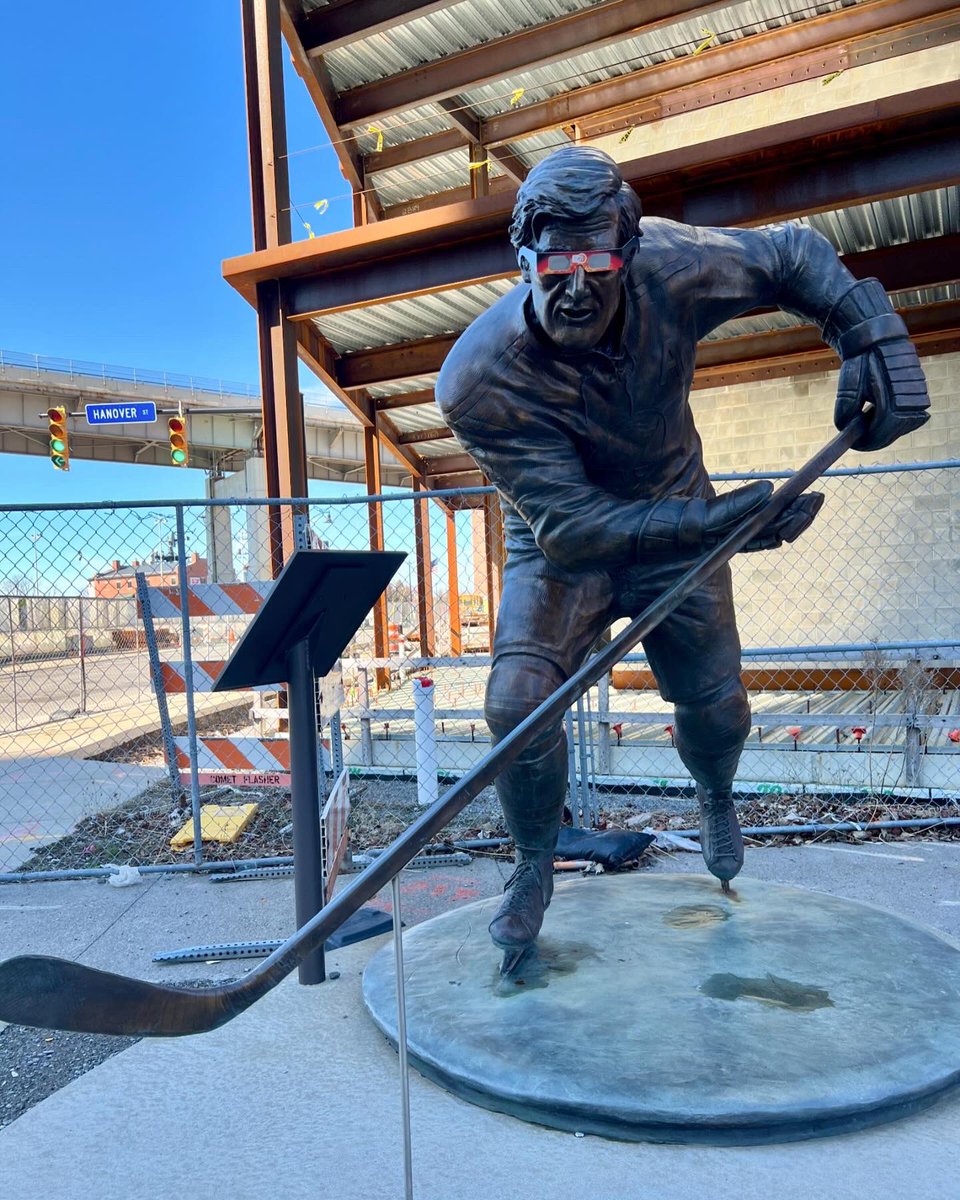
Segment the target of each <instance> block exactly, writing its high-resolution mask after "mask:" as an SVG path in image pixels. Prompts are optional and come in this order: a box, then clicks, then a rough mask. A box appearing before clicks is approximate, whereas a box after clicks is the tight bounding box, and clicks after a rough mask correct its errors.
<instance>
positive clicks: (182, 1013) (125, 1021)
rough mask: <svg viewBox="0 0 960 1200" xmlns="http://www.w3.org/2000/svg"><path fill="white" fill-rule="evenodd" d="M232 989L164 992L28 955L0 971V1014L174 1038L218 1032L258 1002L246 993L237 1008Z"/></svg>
mask: <svg viewBox="0 0 960 1200" xmlns="http://www.w3.org/2000/svg"><path fill="white" fill-rule="evenodd" d="M244 982H245V981H244ZM236 986H237V985H235V984H226V985H225V986H223V987H210V988H196V989H193V988H189V989H188V988H176V987H167V986H165V985H164V984H156V983H148V982H147V981H146V980H143V979H132V978H128V977H127V976H125V975H114V974H113V973H112V972H110V971H98V970H97V969H96V968H95V967H88V966H85V965H84V964H83V963H77V962H71V961H69V959H65V958H49V957H46V956H44V955H39V954H25V955H22V956H20V957H19V958H10V959H7V961H6V962H2V963H0V1013H2V1014H3V1020H4V1021H8V1022H10V1023H11V1024H17V1025H34V1026H38V1027H39V1028H41V1029H65V1030H69V1031H70V1032H73V1033H113V1034H121V1035H127V1036H137V1037H142V1036H152V1037H177V1036H180V1035H182V1034H186V1033H205V1032H206V1031H207V1030H210V1029H216V1028H217V1026H218V1025H223V1024H224V1022H226V1021H229V1020H230V1019H231V1018H232V1017H235V1016H236V1015H237V1013H239V1012H242V1011H243V1009H245V1008H247V1007H248V1006H249V1005H250V1004H253V1003H254V1001H255V1000H257V999H259V996H260V995H261V994H262V993H261V992H259V991H258V990H252V989H248V990H246V991H241V992H240V997H239V999H238V1001H235V1000H234V993H233V991H232V989H233V988H234V987H236ZM241 986H242V984H241Z"/></svg>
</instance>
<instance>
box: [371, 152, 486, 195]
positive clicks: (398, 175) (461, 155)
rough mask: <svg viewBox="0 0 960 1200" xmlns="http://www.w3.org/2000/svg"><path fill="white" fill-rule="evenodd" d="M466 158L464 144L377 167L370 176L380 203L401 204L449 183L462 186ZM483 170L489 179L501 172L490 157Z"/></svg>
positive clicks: (466, 174) (466, 170)
mask: <svg viewBox="0 0 960 1200" xmlns="http://www.w3.org/2000/svg"><path fill="white" fill-rule="evenodd" d="M469 162H470V152H469V150H468V149H467V147H466V145H464V146H463V147H462V148H461V149H460V150H452V151H451V152H450V153H449V154H438V155H436V157H434V158H423V159H421V160H420V161H419V162H415V163H408V164H407V165H406V166H403V167H393V168H392V169H391V170H389V171H378V172H377V174H376V175H375V176H374V183H375V184H376V188H377V195H378V196H379V197H380V200H381V201H382V203H383V204H402V203H405V202H406V201H408V200H416V199H418V198H419V197H420V196H429V195H431V194H432V193H433V192H445V191H447V190H448V189H449V188H451V187H466V186H467V184H468V183H469V181H470V168H469ZM487 170H488V172H489V178H491V179H493V178H496V176H498V175H502V174H503V171H502V169H501V168H500V167H499V166H498V165H497V163H496V162H495V161H494V160H491V161H490V164H489V166H488V168H487Z"/></svg>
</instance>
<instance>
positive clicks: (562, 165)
mask: <svg viewBox="0 0 960 1200" xmlns="http://www.w3.org/2000/svg"><path fill="white" fill-rule="evenodd" d="M640 216H641V210H640V203H639V201H638V199H637V197H636V195H635V194H634V192H633V191H632V189H631V188H630V187H629V186H628V185H627V184H625V183H624V182H623V179H622V177H621V175H620V172H619V169H618V167H617V165H616V163H615V162H614V161H613V159H611V158H609V157H608V156H607V155H606V154H604V153H602V152H601V151H599V150H595V149H591V148H588V147H577V146H571V147H567V148H564V149H562V150H559V151H557V152H556V153H554V154H552V155H551V156H550V157H549V158H547V159H545V160H544V161H543V162H541V163H540V164H538V165H537V166H536V167H535V168H534V169H533V170H532V171H531V172H530V175H529V176H528V178H527V180H526V182H525V183H524V184H523V185H522V186H521V188H520V191H519V194H518V196H517V203H516V206H515V208H514V213H513V223H512V225H511V228H510V238H511V241H512V243H513V245H514V247H515V249H516V251H517V258H518V261H519V264H520V271H521V275H522V279H523V282H522V284H521V285H520V286H518V287H516V288H514V289H513V290H512V291H511V292H509V293H508V294H507V295H506V296H504V297H503V298H502V299H500V300H499V301H497V303H496V304H494V305H493V307H492V308H490V309H489V310H488V311H487V312H485V313H484V314H483V315H482V316H480V317H478V318H477V320H476V321H474V323H473V324H472V325H471V326H470V328H469V329H467V330H466V332H465V333H464V334H463V336H462V337H461V338H460V339H459V341H458V342H457V344H456V345H455V347H454V348H453V350H452V352H451V353H450V355H449V357H448V358H447V360H446V362H445V363H444V365H443V369H442V371H441V372H440V378H439V380H438V382H437V389H436V395H437V402H438V404H439V406H440V408H441V410H442V412H443V415H444V417H445V419H446V421H447V422H448V423H449V425H450V428H451V429H452V430H453V431H454V432H455V433H456V435H457V438H458V439H459V441H460V442H461V444H462V445H463V446H464V448H465V449H466V450H468V451H469V452H470V453H471V454H472V455H473V457H474V458H475V459H476V461H477V464H478V465H479V467H480V468H481V470H482V471H483V472H484V474H485V475H486V476H487V477H488V478H489V479H491V480H492V481H493V483H495V484H496V486H497V489H498V491H499V493H500V497H501V501H502V505H503V510H504V516H505V531H506V542H507V563H506V568H505V571H504V579H503V595H502V599H501V604H500V612H499V617H498V620H497V625H496V637H495V641H494V646H493V667H492V669H491V672H490V677H489V680H488V683H487V693H486V717H487V722H488V724H489V726H490V729H491V731H492V733H493V737H494V740H495V741H496V740H498V739H499V738H501V737H503V736H504V735H505V734H506V733H507V732H509V731H510V730H511V729H513V728H514V727H515V726H516V725H517V724H518V723H519V722H520V721H522V720H523V719H524V717H526V716H527V715H528V714H529V713H530V712H532V711H533V709H534V708H536V707H537V705H538V704H539V703H540V702H541V701H542V700H544V699H545V698H546V697H547V696H548V695H550V693H552V692H553V691H554V690H555V689H556V688H557V687H558V685H559V684H561V683H562V682H563V681H564V680H565V679H567V678H568V677H569V676H570V675H571V674H572V673H573V672H574V671H575V670H576V669H577V667H578V666H579V665H580V664H581V663H582V662H583V660H584V659H585V657H586V656H587V654H588V652H589V651H590V649H591V647H592V646H593V644H594V643H595V642H596V640H597V639H598V638H599V637H600V635H601V634H602V633H603V632H604V631H605V630H606V629H607V627H608V626H609V625H610V623H611V622H612V621H614V620H616V619H617V618H618V617H623V616H633V615H635V614H636V613H637V612H639V611H640V610H641V609H642V608H643V607H644V606H645V605H646V604H648V603H650V601H652V600H653V599H654V598H655V597H656V596H658V595H659V594H660V593H661V592H663V591H664V590H665V589H666V588H667V587H669V586H670V584H671V583H672V582H674V581H675V580H676V579H677V578H678V577H679V576H680V575H681V574H682V573H683V572H684V571H685V570H687V568H688V567H689V566H690V564H691V561H692V560H694V559H695V558H696V557H697V556H698V555H699V554H700V553H702V551H703V550H705V549H706V548H708V547H709V546H711V545H714V544H716V542H717V541H718V540H719V539H721V538H722V537H723V536H724V535H725V534H727V533H728V532H729V531H730V530H731V528H733V526H735V525H736V524H738V523H739V522H740V521H741V520H742V519H743V518H744V517H745V516H746V515H747V514H748V513H751V512H753V511H754V510H755V509H756V508H757V507H758V506H760V505H762V504H763V503H764V501H765V500H766V498H767V496H768V495H769V494H770V492H771V490H772V489H771V485H770V484H769V483H765V482H757V483H751V484H748V485H747V486H745V487H740V488H737V489H736V490H734V491H732V492H729V493H727V494H726V495H724V496H722V497H719V498H718V497H716V496H715V494H714V491H713V489H712V487H711V485H710V483H709V480H708V478H707V474H706V471H705V469H704V464H703V455H702V448H701V443H700V438H699V436H698V434H697V430H696V428H695V426H694V422H693V416H692V413H691V410H690V404H689V392H690V386H691V382H692V379H693V369H694V356H695V351H696V345H697V342H698V341H699V340H700V339H701V338H703V337H704V336H705V335H706V334H708V333H709V332H710V331H711V330H712V329H715V328H716V327H717V326H718V325H720V324H722V323H723V322H724V321H727V320H729V319H730V318H732V317H735V316H737V315H738V314H739V313H743V312H745V311H747V310H749V309H752V308H756V307H759V306H770V305H775V306H778V307H779V308H781V309H783V310H785V311H788V312H792V313H796V314H798V315H799V316H801V317H804V318H805V319H807V320H809V321H812V322H815V323H816V324H817V325H818V326H819V327H820V328H821V330H822V336H823V339H824V341H825V342H827V343H828V344H829V345H830V346H832V347H833V348H834V349H835V350H837V351H838V353H839V355H840V357H841V359H842V363H843V365H842V368H841V372H840V383H839V390H838V396H837V405H836V413H835V420H836V423H837V425H838V427H840V426H842V425H843V424H845V423H846V422H847V421H849V420H850V419H851V418H852V417H853V416H854V415H855V414H856V413H857V412H858V411H860V409H861V408H862V406H863V405H864V404H865V403H866V402H868V401H869V402H870V403H871V404H872V405H873V406H874V413H873V416H872V418H871V421H870V424H869V426H868V432H867V435H866V436H865V437H864V438H863V439H862V440H861V441H859V442H857V443H856V446H855V448H856V449H859V450H879V449H881V448H883V447H884V446H888V445H890V443H891V442H893V441H894V440H895V439H896V438H898V437H900V436H902V435H903V434H905V433H909V432H910V431H911V430H913V429H916V428H918V427H919V426H920V425H922V424H923V423H924V422H925V421H926V420H927V406H928V400H927V394H926V387H925V384H924V379H923V374H922V372H921V369H920V364H919V362H918V359H917V355H916V352H915V350H914V348H913V346H912V345H911V343H910V341H909V338H908V336H907V331H906V327H905V325H904V323H903V321H902V320H901V318H900V317H899V316H898V315H896V314H895V313H894V312H893V310H892V308H891V306H890V303H889V301H888V299H887V296H886V293H885V292H884V290H883V288H882V286H881V285H880V283H879V282H878V281H877V280H875V279H863V280H859V281H858V280H856V279H854V277H853V276H852V275H851V274H850V273H849V271H847V270H846V268H845V267H844V266H843V265H842V264H841V263H840V262H839V260H838V258H837V255H836V253H835V252H834V250H833V248H832V247H831V246H830V244H829V242H827V240H826V239H825V238H823V237H821V236H820V235H819V234H817V233H815V232H814V231H812V230H810V229H808V228H805V227H802V226H799V225H776V226H770V227H767V228H762V229H752V230H748V229H709V228H695V227H692V226H688V225H681V224H677V223H676V222H673V221H667V220H662V219H658V218H645V219H644V220H643V221H642V222H641V220H640ZM756 416H757V420H758V421H762V420H763V413H762V411H758V412H757V414H756ZM821 503H822V496H821V495H819V494H818V493H808V494H807V495H804V496H802V497H801V498H800V499H799V500H797V501H795V502H794V503H793V505H791V507H790V508H788V509H787V510H786V511H785V512H784V513H783V514H782V515H781V517H780V518H779V519H778V520H776V521H775V523H774V524H773V526H772V527H770V526H768V527H767V529H766V531H765V533H764V534H763V536H762V537H760V538H758V539H757V540H755V541H754V542H751V543H750V544H749V545H748V547H747V549H749V550H768V549H775V548H776V547H778V546H780V545H782V544H783V542H785V541H793V540H794V539H795V538H796V537H798V536H799V535H800V534H801V533H802V532H803V531H804V530H805V529H806V528H807V527H808V526H809V525H810V523H811V521H812V520H813V519H814V517H815V515H816V513H817V511H818V509H819V508H820V505H821ZM643 646H644V650H645V652H646V654H647V658H648V661H649V663H650V666H651V668H652V669H653V673H654V675H655V677H656V680H657V684H658V686H659V689H660V692H661V694H662V696H663V697H664V699H666V700H669V701H672V702H673V704H674V705H675V710H676V712H675V719H674V729H675V740H676V746H677V750H678V751H679V754H680V758H681V759H682V761H683V763H684V765H685V766H686V768H687V770H688V771H689V772H690V774H691V776H692V777H693V779H694V780H695V781H696V789H697V798H698V800H699V805H700V838H701V841H700V844H701V849H702V851H703V857H704V860H705V861H706V865H707V867H708V869H709V870H710V871H711V872H712V873H713V874H714V875H715V876H716V877H717V878H719V879H720V880H721V881H723V883H724V885H725V886H726V884H727V882H728V881H729V880H730V879H732V878H733V877H734V876H735V875H736V874H737V872H738V871H739V870H740V868H741V866H742V865H743V839H742V837H741V834H740V826H739V824H738V822H737V816H736V812H735V810H734V804H733V793H732V787H733V780H734V774H735V772H736V768H737V763H738V761H739V758H740V753H741V750H742V748H743V744H744V741H745V739H746V735H747V732H748V730H749V728H750V707H749V703H748V700H747V694H746V691H745V689H744V687H743V684H742V683H741V680H740V640H739V636H738V633H737V626H736V618H735V613H734V606H733V593H732V588H731V582H730V571H729V568H723V569H722V570H720V571H718V572H717V573H716V574H714V575H713V576H712V577H711V578H710V579H709V580H708V582H707V583H706V584H704V585H703V586H702V587H701V588H700V590H699V591H698V592H696V593H694V595H693V596H691V597H690V598H689V599H688V600H686V601H685V602H684V603H683V604H682V605H681V606H680V607H679V608H677V609H676V610H675V611H674V612H673V613H672V614H671V615H670V616H668V617H667V618H666V619H665V620H664V621H663V622H662V623H661V624H660V625H658V626H657V628H656V629H655V630H654V631H653V632H652V633H651V634H650V635H649V637H647V638H646V639H644V642H643ZM566 771H567V754H566V745H565V737H564V733H563V729H562V727H561V725H559V724H557V725H556V726H554V727H553V728H551V729H549V730H548V731H547V732H546V733H544V734H542V735H541V736H540V737H538V738H537V739H536V740H535V741H534V742H533V744H532V745H531V746H530V747H529V748H528V749H527V750H526V751H524V753H523V754H521V756H520V757H519V758H518V759H517V760H516V762H514V763H513V764H512V765H511V766H509V767H507V768H506V769H505V770H504V771H503V772H502V773H501V774H500V776H499V778H498V780H497V791H498V794H499V797H500V802H501V804H502V806H503V811H504V816H505V819H506V823H507V827H508V828H509V830H510V833H511V835H512V836H513V839H514V842H515V844H516V864H517V865H516V870H515V871H514V872H513V874H512V875H511V877H510V879H509V880H508V882H507V885H506V888H505V894H504V898H503V901H502V903H501V905H500V908H499V910H498V911H497V914H496V916H495V917H494V919H493V921H492V922H491V924H490V934H491V937H492V938H493V941H494V942H495V943H496V945H497V946H499V947H501V948H502V949H503V950H504V951H505V952H506V954H507V956H508V957H510V956H513V957H514V960H515V959H516V956H517V954H518V953H520V952H522V951H523V950H524V949H525V948H526V947H528V946H530V945H531V944H532V943H533V941H534V940H535V939H536V936H537V934H538V933H539V930H540V926H541V923H542V921H543V913H544V909H545V908H546V907H547V905H548V904H549V903H550V896H551V892H552V889H553V870H552V864H553V850H554V846H555V843H556V837H557V831H558V828H559V825H560V820H561V816H562V812H563V803H564V796H565V790H566Z"/></svg>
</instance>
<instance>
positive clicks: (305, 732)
mask: <svg viewBox="0 0 960 1200" xmlns="http://www.w3.org/2000/svg"><path fill="white" fill-rule="evenodd" d="M315 688H316V684H315V681H314V677H313V671H312V669H311V667H310V647H309V644H308V643H307V641H306V640H304V641H300V642H297V644H296V645H295V646H294V647H293V648H292V649H291V650H290V653H289V654H288V655H287V710H288V712H289V714H290V779H291V786H290V790H291V799H292V802H293V862H294V871H293V889H294V901H295V905H296V918H297V928H298V929H299V928H300V927H301V926H302V925H305V924H306V923H307V922H308V921H309V920H311V919H312V918H313V917H315V916H316V914H317V913H318V912H319V911H320V910H321V909H322V908H323V851H322V848H321V845H320V775H319V770H318V767H317V706H316V703H315V694H316V692H315ZM324 979H326V970H325V965H324V959H323V944H322V943H321V945H320V946H319V947H318V948H317V949H316V950H314V951H313V953H312V954H309V955H308V956H307V957H306V958H305V959H304V960H303V962H302V963H301V964H300V982H301V983H304V984H310V983H323V981H324Z"/></svg>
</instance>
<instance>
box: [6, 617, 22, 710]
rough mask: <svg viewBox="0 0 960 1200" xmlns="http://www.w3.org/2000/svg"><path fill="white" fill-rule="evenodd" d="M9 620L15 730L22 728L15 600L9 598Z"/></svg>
mask: <svg viewBox="0 0 960 1200" xmlns="http://www.w3.org/2000/svg"><path fill="white" fill-rule="evenodd" d="M7 618H8V620H9V621H10V674H11V675H12V676H13V728H14V731H15V732H16V730H18V729H19V728H20V718H19V715H18V714H19V709H18V706H17V642H16V639H15V638H14V636H13V600H12V599H11V597H10V596H8V597H7Z"/></svg>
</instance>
